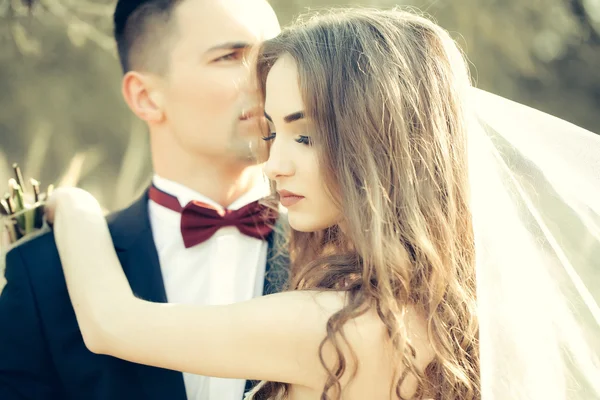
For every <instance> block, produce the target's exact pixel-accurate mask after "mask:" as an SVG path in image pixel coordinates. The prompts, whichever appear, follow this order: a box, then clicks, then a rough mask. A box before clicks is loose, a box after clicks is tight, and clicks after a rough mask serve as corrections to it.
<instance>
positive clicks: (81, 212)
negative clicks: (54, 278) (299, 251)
mask: <svg viewBox="0 0 600 400" xmlns="http://www.w3.org/2000/svg"><path fill="white" fill-rule="evenodd" d="M67 193H68V195H65V193H64V192H63V193H60V195H59V194H57V196H58V197H59V198H58V199H56V201H55V204H56V207H55V210H54V214H55V215H54V230H55V240H56V243H57V247H58V250H59V253H60V258H61V261H62V264H63V268H64V273H65V279H66V282H67V287H68V291H69V295H70V297H71V301H72V303H73V307H74V310H75V314H76V316H77V320H78V322H79V326H80V329H81V332H82V335H83V339H84V341H85V343H86V346H87V347H88V348H89V349H90V350H91V351H93V352H95V353H100V354H108V355H112V356H115V357H118V358H122V359H125V360H129V361H132V362H136V363H141V364H147V365H153V366H157V367H162V368H168V369H174V370H178V371H185V372H190V373H196V374H201V375H210V376H217V377H226V378H246V379H258V380H261V379H262V380H270V381H278V382H287V383H294V384H299V385H304V386H308V387H315V386H317V387H322V386H320V385H322V383H323V382H324V379H325V373H324V370H323V368H322V367H321V365H320V362H319V356H318V348H319V344H320V342H321V340H322V339H323V338H324V337H325V334H326V332H325V326H326V321H327V319H328V318H329V316H331V314H332V313H334V312H335V311H337V310H339V309H340V308H341V307H342V302H343V299H342V296H341V295H340V294H339V293H333V292H330V293H320V294H317V293H316V292H288V293H281V294H276V295H271V296H266V297H262V298H258V299H254V300H251V301H247V302H243V303H238V304H233V305H227V306H204V307H203V306H195V305H180V304H159V303H151V302H146V301H143V300H141V299H138V298H136V297H135V296H134V294H133V293H132V290H131V288H130V287H129V284H128V281H127V279H126V277H125V275H124V273H123V270H122V268H121V265H120V263H119V260H118V258H117V255H116V252H115V250H114V247H113V244H112V241H111V237H110V234H109V231H108V227H107V225H106V221H105V219H104V217H103V215H102V211H101V209H100V207H99V205H98V203H97V202H96V200H95V199H94V198H93V197H92V196H91V195H89V194H87V193H85V192H67Z"/></svg>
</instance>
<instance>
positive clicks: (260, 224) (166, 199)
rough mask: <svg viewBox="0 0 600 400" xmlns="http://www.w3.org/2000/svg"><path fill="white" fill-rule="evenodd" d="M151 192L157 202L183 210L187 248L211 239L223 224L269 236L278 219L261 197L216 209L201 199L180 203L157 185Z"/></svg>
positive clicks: (182, 216)
mask: <svg viewBox="0 0 600 400" xmlns="http://www.w3.org/2000/svg"><path fill="white" fill-rule="evenodd" d="M148 195H149V197H150V199H151V200H152V201H154V202H155V203H157V204H159V205H161V206H163V207H166V208H168V209H170V210H173V211H176V212H179V213H181V235H182V236H183V244H184V245H185V247H186V248H189V247H192V246H195V245H197V244H200V243H202V242H204V241H206V240H208V239H209V238H210V237H211V236H212V235H214V234H215V232H216V231H218V230H219V229H220V228H222V227H225V226H235V227H237V228H238V229H239V231H240V232H242V233H243V234H245V235H248V236H250V237H253V238H257V239H266V237H267V235H268V234H269V233H271V231H272V230H273V226H274V225H275V222H276V221H277V212H276V211H275V210H273V209H271V208H269V207H267V206H265V205H263V204H259V202H258V201H255V202H253V203H250V204H248V205H246V206H244V207H242V208H240V209H239V210H223V211H221V210H217V209H215V208H214V207H212V206H210V205H208V204H206V203H202V202H200V201H195V200H194V201H190V202H189V203H188V204H187V205H186V206H185V207H181V204H180V203H179V200H177V198H176V197H175V196H172V195H170V194H168V193H165V192H163V191H162V190H160V189H158V188H157V187H155V186H154V185H152V186H150V189H149V192H148Z"/></svg>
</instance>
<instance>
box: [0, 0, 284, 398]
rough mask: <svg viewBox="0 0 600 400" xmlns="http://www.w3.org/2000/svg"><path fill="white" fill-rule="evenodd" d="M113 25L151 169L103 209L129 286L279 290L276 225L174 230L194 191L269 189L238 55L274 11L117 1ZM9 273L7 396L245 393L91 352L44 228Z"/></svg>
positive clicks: (235, 296) (236, 2)
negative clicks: (146, 180) (137, 191)
mask: <svg viewBox="0 0 600 400" xmlns="http://www.w3.org/2000/svg"><path fill="white" fill-rule="evenodd" d="M114 22H115V38H116V41H117V44H118V50H119V57H120V60H121V64H122V67H123V70H124V76H123V80H122V91H123V95H124V98H125V101H126V103H127V105H128V106H129V108H130V109H131V110H132V111H133V113H134V114H135V115H136V116H138V117H139V118H141V119H142V120H144V121H145V122H146V123H147V125H148V128H149V132H150V143H151V150H152V162H153V166H154V171H155V175H154V179H153V185H152V186H151V188H150V190H149V191H147V192H146V193H145V195H144V196H143V197H142V198H141V199H139V200H138V201H136V202H135V203H133V204H132V205H131V206H130V207H129V208H127V209H125V210H123V211H120V212H118V213H116V214H115V215H113V216H111V217H110V229H111V233H112V237H113V241H114V243H115V248H116V250H117V253H118V255H119V258H120V261H121V263H122V265H123V269H124V271H125V274H126V275H127V278H128V279H129V282H130V285H131V287H132V289H133V291H134V293H135V294H136V295H137V296H138V297H141V298H143V299H146V300H150V301H155V302H167V301H169V302H180V303H195V304H221V303H231V302H238V301H244V300H248V299H250V298H252V297H254V296H259V295H261V294H263V293H269V292H273V291H276V290H278V289H279V287H278V285H279V284H280V283H281V279H277V277H278V276H279V275H282V272H283V275H284V274H285V269H286V268H287V260H286V259H285V258H284V257H281V256H278V255H277V252H276V251H275V248H274V246H273V242H274V241H276V240H277V239H278V237H279V236H278V235H276V234H269V235H266V236H264V235H263V236H262V237H264V239H262V238H261V236H260V235H259V237H255V236H252V235H245V234H243V233H242V232H243V231H244V229H237V228H236V227H235V226H226V227H223V228H221V229H214V230H213V232H210V233H209V234H206V233H205V232H200V233H198V232H193V231H191V232H190V231H188V230H186V229H182V228H181V226H183V225H185V224H188V223H186V222H184V221H183V219H184V217H186V214H185V212H183V213H182V212H181V211H182V210H181V207H184V206H186V205H187V204H188V203H190V202H192V201H196V203H192V204H199V203H206V204H208V205H209V206H211V207H213V208H216V209H219V210H220V209H223V208H228V209H232V210H241V209H244V208H247V207H245V206H246V205H248V204H250V203H253V202H254V201H256V200H258V199H260V198H262V197H264V196H265V195H266V194H268V191H269V189H268V183H267V182H265V181H264V179H263V175H262V171H261V166H259V165H256V162H255V161H253V160H254V158H253V152H252V151H251V149H256V148H258V147H259V146H258V145H259V142H260V135H259V132H258V126H257V125H258V124H257V118H258V116H259V115H261V114H262V111H261V110H260V108H258V105H259V100H258V98H257V92H256V90H255V88H254V86H253V85H252V82H251V71H250V70H249V68H248V65H247V64H246V63H245V56H246V55H250V54H251V50H252V49H253V48H254V46H255V45H256V44H257V43H259V42H260V41H261V40H264V39H266V38H269V37H272V36H275V35H276V34H277V33H278V32H279V25H278V23H277V19H276V17H275V14H274V12H273V10H272V9H271V8H270V6H269V5H268V3H267V2H266V1H265V0H179V1H177V0H119V1H118V3H117V6H116V10H115V14H114ZM198 202H199V203H198ZM240 212H241V211H240ZM233 214H236V213H233ZM192 225H193V224H192ZM182 230H183V232H182ZM184 236H186V238H185V240H184ZM6 278H7V281H8V283H7V286H6V287H5V288H4V291H3V293H2V295H1V297H0V399H2V400H16V399H31V400H33V399H35V400H43V399H86V400H93V399H98V400H108V399H111V400H118V399H123V400H126V399H127V400H134V399H149V400H159V399H160V400H163V399H170V400H184V399H186V398H187V399H189V400H241V398H242V395H243V392H244V388H245V387H246V388H247V387H248V386H249V385H247V384H246V382H245V381H243V380H229V379H217V378H208V377H201V376H195V375H191V374H185V373H184V374H182V373H180V372H175V371H169V370H164V369H159V368H154V367H148V366H144V365H138V364H134V363H130V362H126V361H123V360H119V359H116V358H112V357H107V356H103V355H96V354H93V353H91V352H90V351H88V350H87V348H86V347H85V344H84V343H83V340H82V337H81V333H80V331H79V327H78V325H77V321H76V319H75V314H74V312H73V309H72V307H71V304H70V301H69V297H68V294H67V288H66V284H65V281H64V276H63V273H62V268H61V265H60V260H59V258H58V253H57V249H56V246H55V244H54V239H53V236H52V233H48V234H45V235H43V236H41V237H38V238H35V239H33V240H30V241H28V242H26V243H24V244H22V245H21V246H19V247H17V248H16V249H14V250H12V251H11V252H10V253H9V254H8V256H7V268H6Z"/></svg>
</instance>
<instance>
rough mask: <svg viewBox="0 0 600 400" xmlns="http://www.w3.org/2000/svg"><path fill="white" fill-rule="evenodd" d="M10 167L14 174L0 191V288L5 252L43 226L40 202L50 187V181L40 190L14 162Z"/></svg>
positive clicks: (42, 208) (43, 200)
mask: <svg viewBox="0 0 600 400" xmlns="http://www.w3.org/2000/svg"><path fill="white" fill-rule="evenodd" d="M13 170H14V174H15V175H14V178H11V179H9V180H8V192H7V193H5V194H4V195H3V196H1V195H0V292H1V290H2V287H3V286H4V285H3V279H4V263H5V260H4V256H5V254H6V253H7V252H8V250H10V248H12V247H14V246H15V245H17V244H19V243H21V242H22V241H23V240H25V239H26V238H29V237H31V236H33V235H34V234H35V233H37V232H41V231H43V230H44V227H45V222H44V204H45V202H46V200H47V199H48V197H49V196H50V195H51V194H52V189H53V186H52V185H50V186H49V187H48V189H47V190H46V192H45V193H44V192H42V191H41V190H40V183H39V182H38V181H37V180H35V179H30V180H29V182H28V183H26V182H25V180H24V179H23V175H22V174H21V169H20V168H19V166H18V165H17V164H13Z"/></svg>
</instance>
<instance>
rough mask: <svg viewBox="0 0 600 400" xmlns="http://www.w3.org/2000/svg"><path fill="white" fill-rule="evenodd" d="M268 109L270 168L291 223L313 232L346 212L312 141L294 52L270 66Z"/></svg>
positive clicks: (298, 227) (267, 165) (335, 220)
mask: <svg viewBox="0 0 600 400" xmlns="http://www.w3.org/2000/svg"><path fill="white" fill-rule="evenodd" d="M265 115H266V117H267V120H268V122H269V129H270V131H269V134H270V136H269V140H270V143H271V150H270V153H269V159H268V161H267V163H266V166H265V173H266V174H267V176H268V177H269V179H271V180H273V181H275V183H276V186H277V191H278V192H279V194H280V198H281V204H282V205H283V206H284V207H286V208H287V210H288V218H289V223H290V226H291V227H292V228H293V229H295V230H298V231H302V232H313V231H318V230H321V229H324V228H327V227H330V226H333V225H335V224H337V223H339V222H340V221H341V219H342V213H341V211H340V210H339V209H338V208H337V207H336V205H335V204H334V202H333V201H332V199H331V197H330V196H329V195H328V193H327V190H325V183H324V181H323V177H322V176H323V174H322V173H321V169H320V166H319V162H318V157H317V149H316V148H315V147H314V146H312V137H311V133H312V132H311V126H312V123H311V121H310V119H308V118H306V117H305V116H304V103H303V101H302V96H301V93H300V88H299V85H298V72H297V69H296V63H295V62H294V60H293V59H292V58H291V57H290V56H286V55H284V56H282V57H281V58H280V59H279V60H277V62H276V63H275V65H273V67H272V68H271V70H270V72H269V75H268V77H267V82H266V97H265Z"/></svg>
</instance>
